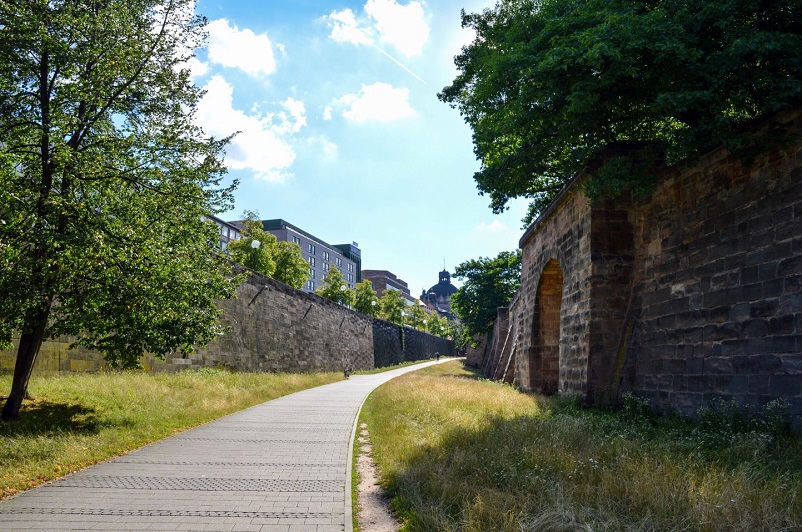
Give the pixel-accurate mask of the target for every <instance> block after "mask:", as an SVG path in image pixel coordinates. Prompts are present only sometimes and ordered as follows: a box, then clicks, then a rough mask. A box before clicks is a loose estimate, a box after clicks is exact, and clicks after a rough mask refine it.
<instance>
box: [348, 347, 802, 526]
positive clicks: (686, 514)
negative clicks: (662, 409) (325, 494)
mask: <svg viewBox="0 0 802 532" xmlns="http://www.w3.org/2000/svg"><path fill="white" fill-rule="evenodd" d="M361 420H362V421H364V422H366V423H367V424H368V427H369V430H370V433H371V439H372V442H373V445H374V458H375V459H376V462H377V463H378V466H379V468H380V470H381V475H382V481H383V483H384V484H385V486H386V487H387V489H388V490H389V494H390V495H391V497H392V504H393V507H394V508H395V510H396V512H397V513H398V515H399V516H400V517H402V518H403V519H404V520H405V521H406V523H407V524H406V528H407V529H408V530H422V531H423V530H425V531H432V530H438V531H448V530H460V531H477V532H478V531H489V530H493V531H497V530H498V531H519V530H532V531H541V530H542V531H549V530H559V531H574V530H576V531H579V530H655V531H657V530H660V531H663V530H694V531H695V530H702V531H705V530H710V531H714V530H715V531H718V530H744V531H747V530H750V531H751V530H772V531H776V530H800V529H802V438H799V437H792V436H790V435H788V434H787V433H785V432H784V431H783V424H782V416H781V415H774V414H773V413H772V412H768V413H767V414H764V415H763V416H762V417H760V418H759V419H757V420H747V419H744V418H743V417H740V416H738V415H737V414H736V413H735V411H734V410H733V409H732V408H731V407H730V406H728V405H719V406H718V407H716V408H711V409H707V410H706V411H705V412H702V418H701V421H699V422H694V423H691V422H689V421H687V420H686V419H682V418H679V417H663V418H657V417H654V416H652V415H650V414H649V413H648V412H647V411H646V409H645V408H644V404H643V402H642V401H640V400H638V399H637V398H633V397H631V398H629V400H628V401H627V402H626V408H625V409H624V410H623V411H611V410H586V409H582V408H580V407H579V406H578V405H577V404H576V403H575V402H572V401H569V400H552V399H548V398H544V397H541V396H536V395H531V394H525V393H522V392H520V391H517V390H515V389H513V388H511V387H509V386H504V385H500V384H497V383H493V382H489V381H486V380H482V379H479V378H477V376H476V375H475V374H474V373H473V372H472V371H470V370H466V369H464V368H463V367H462V364H461V363H460V362H458V361H455V362H449V363H447V364H442V365H439V366H434V367H432V368H427V369H423V370H421V371H417V372H414V373H411V374H408V375H405V376H403V377H400V378H398V379H394V380H393V381H391V382H389V383H387V384H385V385H383V386H382V387H380V388H379V389H378V390H376V391H375V392H374V393H373V394H372V395H371V396H370V398H369V399H368V401H367V402H366V404H365V408H364V409H363V412H362V416H361Z"/></svg>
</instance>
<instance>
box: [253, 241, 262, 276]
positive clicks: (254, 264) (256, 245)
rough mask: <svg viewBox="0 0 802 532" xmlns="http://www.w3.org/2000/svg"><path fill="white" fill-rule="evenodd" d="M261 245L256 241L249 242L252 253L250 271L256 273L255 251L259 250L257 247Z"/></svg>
mask: <svg viewBox="0 0 802 532" xmlns="http://www.w3.org/2000/svg"><path fill="white" fill-rule="evenodd" d="M261 245H262V243H261V242H259V241H258V240H252V241H251V248H252V249H253V252H252V253H251V262H252V264H251V269H252V270H255V271H258V270H256V253H257V251H256V250H257V249H259V246H261Z"/></svg>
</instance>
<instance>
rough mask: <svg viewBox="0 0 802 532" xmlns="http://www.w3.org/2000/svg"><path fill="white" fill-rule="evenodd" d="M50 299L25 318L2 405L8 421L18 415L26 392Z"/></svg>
mask: <svg viewBox="0 0 802 532" xmlns="http://www.w3.org/2000/svg"><path fill="white" fill-rule="evenodd" d="M51 303H52V300H49V301H48V302H47V303H45V304H42V306H41V307H40V308H39V310H38V311H37V312H36V313H35V314H34V315H32V316H29V318H28V319H27V320H26V321H27V323H26V324H25V325H26V327H25V328H24V329H23V330H26V331H30V332H25V333H23V334H22V335H21V336H20V342H19V349H17V362H16V364H15V365H14V380H13V381H12V383H11V393H9V394H8V399H6V404H5V405H4V406H3V413H2V419H3V421H10V420H14V419H17V418H18V417H19V411H20V408H21V407H22V400H23V399H25V396H26V395H27V393H28V381H29V380H30V378H31V372H33V365H34V363H35V362H36V356H37V355H38V354H39V348H40V347H42V341H43V340H44V337H45V329H46V328H47V319H48V317H49V316H50V306H51Z"/></svg>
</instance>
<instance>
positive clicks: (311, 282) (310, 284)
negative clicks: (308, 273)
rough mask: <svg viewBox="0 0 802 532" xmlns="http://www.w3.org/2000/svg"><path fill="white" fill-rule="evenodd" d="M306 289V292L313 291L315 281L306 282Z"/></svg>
mask: <svg viewBox="0 0 802 532" xmlns="http://www.w3.org/2000/svg"><path fill="white" fill-rule="evenodd" d="M306 288H307V290H314V289H315V281H313V280H311V279H310V280H308V281H306Z"/></svg>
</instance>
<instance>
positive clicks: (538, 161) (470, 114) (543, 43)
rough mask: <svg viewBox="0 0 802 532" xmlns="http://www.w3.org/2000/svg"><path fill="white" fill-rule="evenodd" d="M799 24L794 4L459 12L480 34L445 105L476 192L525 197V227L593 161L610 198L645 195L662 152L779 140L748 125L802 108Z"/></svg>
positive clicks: (526, 4) (539, 3)
mask: <svg viewBox="0 0 802 532" xmlns="http://www.w3.org/2000/svg"><path fill="white" fill-rule="evenodd" d="M800 20H802V4H801V3H800V2H799V1H798V0H776V1H771V2H769V1H756V2H746V1H744V0H721V1H717V2H707V1H703V0H647V1H643V2H633V1H630V0H500V1H499V2H498V3H497V5H496V7H495V8H494V9H492V10H491V9H487V10H485V11H483V12H482V13H477V14H466V13H465V12H463V13H462V25H463V27H466V28H473V29H474V30H475V31H476V38H475V39H474V41H473V42H472V44H470V45H468V46H467V47H464V48H463V49H462V52H461V53H460V54H459V55H458V56H457V57H456V58H455V63H456V66H457V68H458V70H459V74H458V75H457V77H456V78H455V80H454V81H453V82H452V84H451V85H449V86H447V87H445V88H444V89H443V90H442V91H441V93H440V94H439V95H438V97H439V98H440V99H441V100H442V101H443V102H446V103H449V104H450V105H451V106H452V107H455V108H458V109H459V111H460V113H461V115H462V116H463V117H464V119H465V121H466V122H467V123H468V124H469V125H470V126H471V128H472V129H473V142H474V151H475V153H476V156H477V158H478V159H479V160H480V161H481V167H480V170H479V171H478V172H476V174H475V175H474V177H475V180H476V182H477V185H478V188H479V191H480V193H481V194H488V195H489V196H490V206H491V207H492V209H493V211H494V212H500V211H503V210H504V209H505V206H506V204H507V202H508V201H509V200H510V199H512V198H516V197H524V198H528V199H530V200H531V206H530V212H529V214H528V215H527V218H526V220H525V222H527V223H529V222H530V221H531V220H532V219H533V217H534V216H535V215H537V214H538V213H539V212H540V211H541V210H542V209H543V207H544V206H545V205H547V204H548V202H549V201H550V200H551V199H552V198H553V197H554V195H555V194H556V193H557V192H558V191H559V190H560V189H561V188H562V186H563V185H564V184H565V183H566V182H567V181H568V180H570V179H571V178H572V177H573V176H574V175H575V174H576V173H577V172H578V171H579V170H580V169H581V168H582V167H583V166H584V165H586V164H588V163H591V162H594V161H596V163H594V164H598V166H599V167H598V168H597V169H596V170H595V172H594V176H593V177H592V179H591V180H590V181H589V183H588V185H587V186H588V191H589V192H590V193H591V194H606V195H615V194H616V193H617V192H618V191H620V190H621V189H622V188H624V187H627V186H633V187H634V188H635V189H636V191H646V190H648V189H649V186H650V183H651V179H652V177H651V176H652V174H653V172H652V168H653V166H654V164H656V163H657V164H659V161H660V159H661V157H662V156H661V155H660V154H661V153H664V154H665V157H667V160H668V162H669V163H672V162H675V161H678V160H679V159H682V158H685V157H693V156H695V155H697V154H698V153H700V152H704V151H707V150H709V149H710V148H712V147H715V146H718V145H720V144H724V145H726V146H727V147H728V148H730V149H731V150H733V151H734V153H736V154H737V155H738V156H740V157H744V158H748V157H749V156H751V155H754V154H755V153H756V152H757V151H760V149H761V148H762V147H763V146H765V145H766V144H767V143H769V142H772V141H774V140H776V137H775V136H774V135H773V134H769V135H767V136H765V137H756V136H754V135H749V134H748V133H745V131H746V130H745V129H744V127H743V126H744V125H746V124H750V123H751V122H752V121H754V119H756V118H758V117H762V116H766V115H771V114H773V113H776V112H778V111H780V110H782V109H785V108H788V107H790V106H793V105H798V104H799V102H800V96H802V25H800V23H799V21H800ZM611 148H614V149H615V151H617V152H618V153H615V152H614V153H613V154H610V153H609V152H610V149H611ZM630 148H637V149H636V150H635V151H628V149H630ZM602 155H605V157H606V159H603V158H601V156H602Z"/></svg>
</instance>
